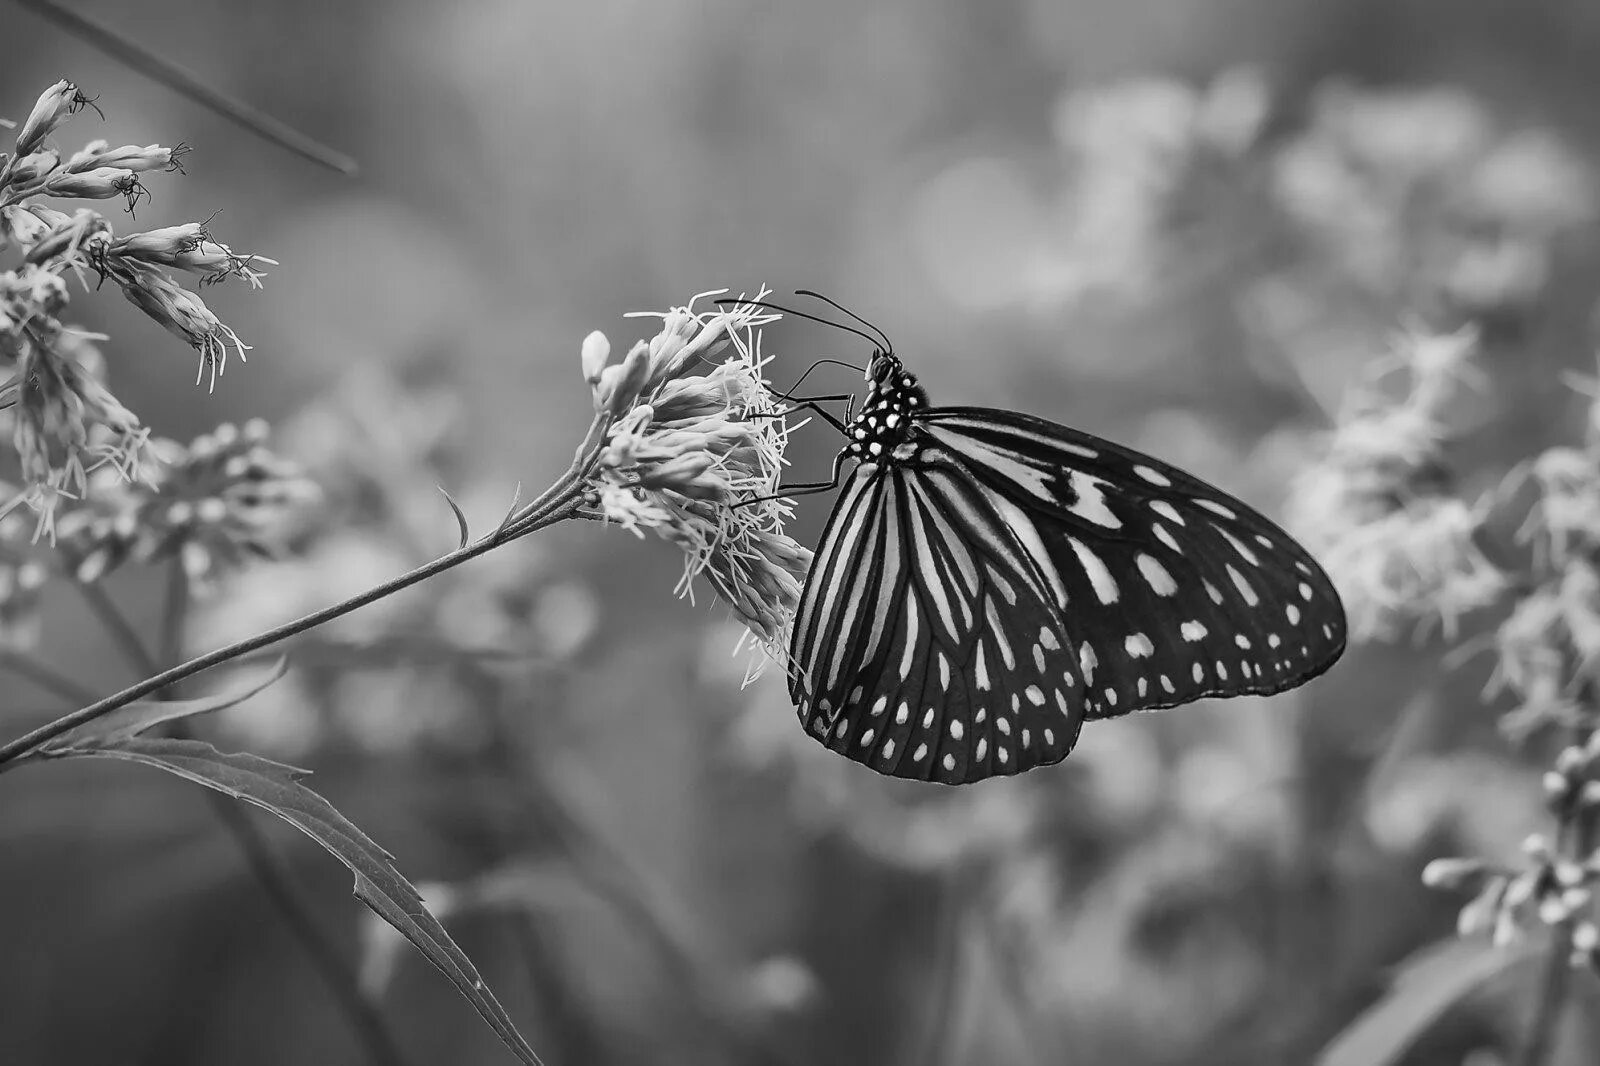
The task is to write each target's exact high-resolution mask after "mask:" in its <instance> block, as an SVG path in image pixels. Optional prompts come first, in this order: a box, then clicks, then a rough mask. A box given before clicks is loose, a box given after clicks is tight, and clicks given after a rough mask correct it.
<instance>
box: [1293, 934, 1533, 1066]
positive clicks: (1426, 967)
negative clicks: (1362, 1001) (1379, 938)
mask: <svg viewBox="0 0 1600 1066" xmlns="http://www.w3.org/2000/svg"><path fill="white" fill-rule="evenodd" d="M1536 957H1537V953H1536V951H1535V949H1534V947H1530V946H1529V945H1527V944H1518V945H1512V946H1510V947H1504V948H1496V947H1494V946H1493V945H1491V944H1489V943H1488V942H1487V941H1486V940H1456V939H1453V938H1452V939H1450V940H1443V941H1440V942H1439V943H1436V944H1432V945H1429V946H1428V947H1425V948H1422V949H1421V950H1420V951H1418V952H1416V953H1415V954H1413V955H1412V956H1411V957H1410V958H1408V959H1406V961H1405V962H1402V963H1401V964H1400V967H1399V970H1398V971H1397V972H1396V974H1395V979H1394V985H1393V987H1392V988H1390V990H1389V992H1388V994H1386V995H1385V996H1384V997H1383V998H1382V999H1380V1000H1378V1002H1376V1003H1374V1004H1373V1005H1372V1006H1371V1007H1369V1008H1367V1010H1366V1011H1365V1012H1364V1013H1363V1014H1361V1016H1360V1017H1358V1018H1356V1020H1355V1021H1353V1022H1351V1023H1350V1025H1349V1026H1348V1027H1346V1029H1345V1031H1344V1032H1342V1033H1340V1034H1339V1035H1338V1036H1337V1037H1335V1038H1334V1040H1333V1043H1331V1044H1329V1045H1328V1046H1327V1047H1326V1048H1324V1049H1323V1051H1322V1054H1321V1056H1319V1057H1318V1059H1317V1066H1388V1064H1389V1063H1391V1062H1394V1061H1396V1060H1398V1059H1399V1058H1400V1056H1401V1055H1403V1054H1405V1052H1406V1049H1407V1048H1409V1047H1410V1046H1411V1045H1412V1044H1413V1043H1415V1042H1416V1040H1417V1038H1418V1037H1420V1036H1421V1035H1422V1034H1423V1033H1424V1032H1426V1031H1427V1029H1428V1027H1429V1026H1431V1025H1432V1024H1433V1023H1434V1022H1435V1021H1437V1020H1438V1019H1439V1017H1440V1015H1442V1014H1444V1012H1445V1011H1447V1010H1449V1009H1450V1007H1451V1006H1452V1005H1454V1004H1455V1003H1456V1001H1458V1000H1460V999H1461V998H1462V997H1463V996H1466V995H1467V994H1468V993H1470V992H1472V991H1474V990H1475V989H1477V988H1478V987H1479V986H1480V985H1482V984H1484V983H1485V982H1487V981H1488V980H1490V979H1491V978H1493V977H1496V976H1498V975H1500V974H1502V973H1505V972H1506V971H1507V970H1510V969H1512V968H1514V967H1517V966H1521V965H1524V964H1526V963H1528V962H1531V961H1532V960H1533V959H1534V958H1536Z"/></svg>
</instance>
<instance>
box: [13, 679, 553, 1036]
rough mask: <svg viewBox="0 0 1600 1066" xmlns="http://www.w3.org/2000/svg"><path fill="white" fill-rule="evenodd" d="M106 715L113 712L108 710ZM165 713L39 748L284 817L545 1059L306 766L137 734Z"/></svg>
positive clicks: (498, 1026)
mask: <svg viewBox="0 0 1600 1066" xmlns="http://www.w3.org/2000/svg"><path fill="white" fill-rule="evenodd" d="M185 702H200V701H185ZM158 706H159V705H158ZM129 709H130V710H131V709H132V708H131V707H130V708H129ZM110 717H113V716H112V715H107V718H110ZM141 720H142V719H141ZM163 720H165V719H163V718H150V719H149V720H148V721H146V724H145V725H144V726H139V727H137V728H136V727H135V724H134V723H132V722H128V721H125V722H124V725H123V727H122V728H120V729H116V730H114V731H112V732H110V733H105V734H103V735H99V736H83V737H79V738H77V739H76V740H75V741H74V742H73V743H71V744H70V745H63V744H62V743H61V741H60V740H58V741H56V742H55V743H52V744H51V745H49V746H47V747H46V748H44V749H43V750H41V751H40V752H39V755H40V756H42V757H45V758H51V759H64V758H107V759H121V760H124V761H126V762H135V763H142V764H144V765H146V766H154V767H156V768H158V769H161V770H166V771H167V772H168V773H173V774H177V775H178V776H179V777H182V778H185V779H187V780H189V781H193V782H195V783H196V784H200V785H205V786H206V787H207V788H212V789H216V790H217V791H218V792H222V793H225V794H226V795H229V796H232V797H234V798H235V799H241V800H244V801H245V802H246V803H253V804H255V805H256V806H257V807H260V808H261V809H262V810H265V811H270V812H271V813H272V814H275V815H277V816H278V817H279V818H282V819H283V820H284V821H286V822H288V823H289V824H290V825H292V826H294V827H295V828H296V829H298V830H300V831H301V832H302V833H304V834H306V835H307V836H309V837H310V838H311V839H312V840H315V841H316V842H317V843H318V844H320V845H322V847H323V848H325V849H327V851H328V853H329V854H331V855H332V856H333V857H334V858H336V859H338V860H339V861H340V862H342V863H344V865H345V866H346V867H348V868H349V869H350V871H351V872H352V873H354V874H355V875H356V885H355V893H356V898H357V899H359V900H361V902H362V903H365V904H366V905H367V906H368V907H370V908H372V910H373V911H374V912H375V913H376V914H377V915H378V916H379V917H380V918H382V919H383V920H384V921H386V922H388V923H389V924H390V925H392V926H394V927H395V928H396V929H398V930H399V931H400V934H401V935H402V936H404V937H405V938H406V939H407V940H409V941H411V943H412V944H414V945H415V946H416V948H417V950H418V951H420V952H422V954H423V955H424V956H426V957H427V959H428V961H429V962H431V963H433V964H434V965H435V966H437V967H438V968H439V969H440V970H441V971H442V972H443V973H444V975H445V976H446V977H448V978H449V979H450V981H451V983H452V984H454V985H455V986H456V988H457V990H458V991H460V993H461V994H462V995H463V996H465V997H466V998H467V1000H468V1002H470V1003H471V1004H472V1005H473V1006H474V1007H475V1008H477V1011H478V1013H479V1014H481V1015H482V1016H483V1018H484V1020H485V1021H487V1022H488V1023H489V1025H490V1027H491V1028H492V1029H494V1031H495V1033H496V1034H497V1035H498V1036H499V1037H500V1039H501V1041H503V1042H504V1043H505V1045H506V1046H507V1047H508V1048H510V1049H511V1050H512V1051H513V1052H515V1053H516V1055H517V1057H518V1058H519V1059H521V1060H522V1061H523V1062H524V1063H526V1064H527V1066H543V1063H541V1062H540V1060H539V1056H538V1055H536V1054H535V1053H534V1051H533V1048H531V1047H529V1046H528V1042H527V1041H526V1040H524V1039H523V1038H522V1034H520V1033H518V1032H517V1029H516V1026H514V1025H512V1024H511V1018H510V1016H508V1015H507V1014H506V1012H505V1008H504V1007H502V1006H501V1005H500V1001H499V1000H498V999H496V998H495V995H494V993H493V992H491V991H490V990H489V986H488V985H487V984H485V983H484V980H483V978H482V977H481V976H479V974H478V971H477V968H476V967H474V966H473V965H472V961H471V960H470V959H468V958H467V956H466V953H465V952H463V951H462V950H461V949H460V948H459V947H457V946H456V943H455V941H453V940H451V939H450V934H449V933H447V932H445V930H444V926H442V925H440V924H439V920H438V919H437V918H435V917H434V916H433V915H432V914H430V913H429V912H428V908H427V907H426V906H425V905H424V904H423V902H422V897H421V896H420V895H419V894H418V893H417V890H416V889H415V888H414V887H413V886H412V884H411V882H409V881H407V880H406V879H405V877H404V876H402V875H401V873H400V871H399V870H397V869H395V867H394V857H393V856H391V855H390V854H389V853H388V852H386V851H384V850H383V849H382V848H381V847H379V846H378V845H377V844H376V843H374V842H373V841H372V839H371V838H370V837H368V836H367V835H366V834H365V833H363V832H362V831H361V830H360V829H358V828H356V826H355V824H354V823H353V822H351V821H350V820H349V819H348V818H346V817H345V816H344V815H342V814H340V813H339V812H338V811H337V810H335V809H334V807H333V805H332V804H330V803H329V802H328V801H327V800H325V799H323V798H322V797H321V796H319V795H318V794H317V793H315V792H313V791H311V789H309V788H307V787H306V786H305V785H303V784H301V783H300V781H299V778H301V777H303V776H305V774H306V771H304V770H297V769H295V768H294V767H292V766H285V765H284V764H282V763H277V762H273V761H272V760H270V759H263V758H261V757H260V756H257V755H250V754H248V753H238V754H226V753H224V752H220V751H218V750H217V749H216V748H213V747H212V746H211V745H210V744H207V743H204V742H203V741H198V740H171V739H159V738H154V737H152V738H145V737H140V736H136V735H134V734H135V733H136V732H137V731H138V728H148V726H149V725H152V724H154V723H155V722H157V721H163ZM102 721H104V719H102ZM95 724H97V725H98V724H99V723H95ZM62 739H64V738H62Z"/></svg>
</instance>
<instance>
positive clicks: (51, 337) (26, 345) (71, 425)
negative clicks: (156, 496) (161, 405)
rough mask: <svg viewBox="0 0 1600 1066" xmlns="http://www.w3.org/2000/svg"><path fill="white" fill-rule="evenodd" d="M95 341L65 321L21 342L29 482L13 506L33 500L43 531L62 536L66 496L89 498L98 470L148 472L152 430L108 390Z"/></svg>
mask: <svg viewBox="0 0 1600 1066" xmlns="http://www.w3.org/2000/svg"><path fill="white" fill-rule="evenodd" d="M102 372H103V365H102V363H101V360H100V358H99V353H98V352H97V351H96V350H95V348H94V346H93V344H92V343H91V342H90V339H89V338H88V337H87V336H85V335H83V334H77V333H72V332H70V331H67V330H65V329H62V328H60V327H59V326H57V327H54V329H53V331H52V332H50V333H46V332H44V331H42V330H29V331H27V333H26V334H25V339H24V340H23V341H22V343H19V344H18V345H17V347H16V374H15V376H14V377H13V378H12V380H11V383H10V384H9V385H8V386H7V387H6V389H4V390H3V391H4V392H6V393H8V394H9V395H10V397H11V399H12V400H13V403H12V404H11V406H12V408H13V412H12V416H11V417H12V443H13V445H14V446H15V448H16V451H17V460H18V465H19V467H20V469H21V472H22V476H23V477H24V478H25V479H26V483H27V484H26V488H25V489H23V491H22V492H21V493H18V494H16V495H14V496H12V497H11V499H10V501H9V502H8V503H7V504H6V508H7V509H10V508H13V507H16V506H17V505H19V504H21V503H24V502H25V503H27V504H29V505H30V506H31V507H32V508H33V510H34V512H35V513H36V514H37V516H38V520H37V526H36V529H35V536H48V537H52V538H53V537H54V535H55V522H56V515H57V512H58V507H59V504H60V502H61V501H63V500H78V499H82V498H83V497H84V494H85V493H86V492H87V491H88V487H89V474H90V472H91V471H94V470H99V469H108V470H111V471H113V472H115V474H116V475H117V477H119V478H122V479H126V480H137V479H139V478H141V477H143V476H145V475H146V473H147V467H148V463H149V460H150V458H151V454H150V451H149V439H150V431H149V430H148V429H147V428H145V426H144V425H143V423H141V422H140V421H139V418H138V416H136V415H135V414H134V413H133V412H132V411H130V410H128V408H126V407H124V406H123V404H122V402H121V401H120V400H118V399H117V398H116V396H114V395H113V394H112V393H111V390H110V389H108V388H106V386H105V383H104V382H103V380H102V379H101V373H102Z"/></svg>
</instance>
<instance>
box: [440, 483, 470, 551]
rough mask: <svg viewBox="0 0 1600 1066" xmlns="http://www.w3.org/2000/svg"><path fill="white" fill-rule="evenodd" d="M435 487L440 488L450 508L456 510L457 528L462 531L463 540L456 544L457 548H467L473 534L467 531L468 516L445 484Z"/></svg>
mask: <svg viewBox="0 0 1600 1066" xmlns="http://www.w3.org/2000/svg"><path fill="white" fill-rule="evenodd" d="M434 487H435V488H437V489H438V490H439V494H440V495H441V496H443V497H444V502H445V503H448V504H449V505H450V510H452V511H454V512H455V516H456V528H457V529H459V530H460V531H461V540H460V542H459V543H458V544H457V545H456V548H457V550H459V549H461V548H465V547H466V546H467V541H469V540H471V539H472V534H471V533H469V532H468V531H467V516H466V515H465V514H463V513H462V511H461V505H460V504H459V503H457V502H456V501H455V498H454V497H453V496H451V495H450V494H449V493H448V492H446V491H445V489H444V486H443V485H436V486H434Z"/></svg>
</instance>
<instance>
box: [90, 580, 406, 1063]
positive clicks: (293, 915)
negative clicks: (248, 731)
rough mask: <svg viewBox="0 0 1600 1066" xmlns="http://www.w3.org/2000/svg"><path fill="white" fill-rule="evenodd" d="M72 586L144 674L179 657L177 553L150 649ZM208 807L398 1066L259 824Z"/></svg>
mask: <svg viewBox="0 0 1600 1066" xmlns="http://www.w3.org/2000/svg"><path fill="white" fill-rule="evenodd" d="M78 587H79V590H80V591H81V592H82V593H83V595H84V598H85V599H87V600H88V601H89V605H90V607H92V608H93V609H94V612H95V615H96V616H97V617H98V618H99V619H100V621H101V622H102V623H103V624H104V626H105V628H106V631H107V632H108V633H110V634H111V636H112V638H113V639H114V640H116V642H117V644H118V646H119V647H120V648H121V649H122V652H123V654H124V655H125V656H126V657H127V659H128V661H129V662H130V663H132V664H133V666H134V668H135V669H137V670H138V671H139V672H140V673H142V674H145V675H146V676H149V675H153V674H157V673H159V672H160V671H161V668H162V665H163V664H168V665H170V664H174V663H177V662H178V661H179V656H180V655H181V654H182V651H183V628H184V622H185V619H186V618H187V616H188V612H189V594H190V590H189V577H188V574H187V572H186V571H185V570H184V569H183V560H182V557H181V555H174V556H173V558H172V560H171V562H170V563H169V564H168V569H167V591H166V602H165V603H164V604H163V605H162V619H161V631H160V635H159V641H160V645H159V651H158V652H157V653H156V654H155V655H152V654H151V653H150V652H149V650H148V649H146V647H145V645H144V641H143V640H142V639H141V638H140V636H139V633H138V631H137V630H136V629H135V628H134V627H133V624H132V623H131V622H130V621H129V620H128V616H127V615H126V614H124V613H123V612H122V609H121V608H119V607H118V606H117V603H116V601H115V600H113V599H112V598H111V597H110V596H109V595H107V594H106V591H105V589H103V588H102V587H101V586H100V585H98V584H80V585H79V586H78ZM177 687H178V686H177V684H172V685H169V686H167V688H166V690H165V691H164V692H162V693H161V695H164V696H166V697H167V698H168V699H173V698H176V695H177V693H176V689H177ZM170 728H171V729H172V731H173V733H174V734H175V735H176V736H178V737H182V738H188V737H190V736H192V733H191V731H190V729H189V725H188V723H187V722H184V721H181V720H180V721H174V722H172V723H170ZM205 798H206V804H207V806H209V807H210V809H211V813H212V814H213V815H214V816H215V817H216V818H217V820H218V821H219V822H221V823H222V826H223V828H224V829H226V830H227V831H228V835H229V836H231V837H232V838H233V842H234V843H235V844H237V845H238V847H239V850H240V852H242V853H243V855H244V859H245V864H246V865H247V866H249V868H250V873H251V875H252V876H253V877H254V878H255V880H256V883H257V884H259V885H260V886H261V890H262V892H263V893H265V895H266V897H267V900H268V901H269V902H270V903H271V904H272V906H273V907H274V909H276V910H277V912H278V914H279V916H280V917H282V919H283V921H284V924H285V925H287V926H288V927H289V932H290V933H291V934H292V935H293V936H294V938H295V939H296V940H297V941H299V942H300V946H301V947H302V948H304V949H305V952H306V954H307V955H309V956H310V958H311V962H312V965H313V966H314V967H315V968H316V970H317V971H318V972H319V973H321V974H322V978H323V981H324V982H325V983H326V984H327V985H328V989H329V991H331V992H332V993H333V994H334V997H335V998H336V999H337V1000H338V1003H339V1006H340V1008H341V1009H342V1010H343V1012H344V1014H345V1016H346V1017H347V1018H348V1019H349V1021H350V1024H351V1027H352V1028H353V1029H354V1030H355V1032H356V1037H357V1039H359V1040H360V1041H361V1042H362V1044H363V1045H364V1046H365V1047H366V1051H367V1057H368V1058H369V1059H370V1060H371V1061H372V1062H373V1063H375V1064H376V1066H405V1061H406V1060H405V1054H404V1053H403V1052H402V1051H401V1050H400V1045H399V1043H398V1042H397V1041H396V1040H395V1038H394V1035H393V1034H392V1033H390V1032H389V1028H388V1026H387V1025H386V1024H385V1022H384V1020H383V1014H382V1012H381V1011H380V1010H379V1009H378V1007H377V1005H376V1004H374V1003H373V1002H372V1001H371V1000H370V999H368V998H367V996H366V994H365V993H364V992H363V991H362V990H361V985H360V983H359V982H358V981H357V980H356V975H355V971H354V970H352V969H351V968H350V966H349V965H348V964H347V963H346V962H345V960H344V957H343V955H342V954H341V953H340V951H339V949H338V947H337V946H336V945H335V944H334V941H333V938H332V937H331V936H329V934H328V933H327V932H326V931H325V930H324V929H323V928H322V927H321V926H320V924H319V923H318V922H317V918H316V912H315V911H314V910H313V908H312V906H311V904H310V903H309V902H308V901H307V900H306V899H305V897H304V896H303V895H302V894H301V892H300V890H299V888H298V886H296V885H295V883H294V878H293V877H291V876H290V874H289V871H288V869H287V868H286V867H285V865H284V862H283V859H282V858H281V857H280V856H279V855H278V853H277V852H276V851H275V850H274V849H273V847H272V843H271V842H270V841H269V840H268V839H267V837H266V834H265V833H263V832H262V831H261V828H260V827H259V826H258V825H256V823H255V822H253V821H252V820H251V819H250V815H249V814H248V813H247V812H246V811H243V810H241V809H240V808H239V807H238V806H236V805H235V803H234V801H233V800H231V799H229V798H228V797H226V796H222V795H218V794H217V793H214V792H206V793H205Z"/></svg>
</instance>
